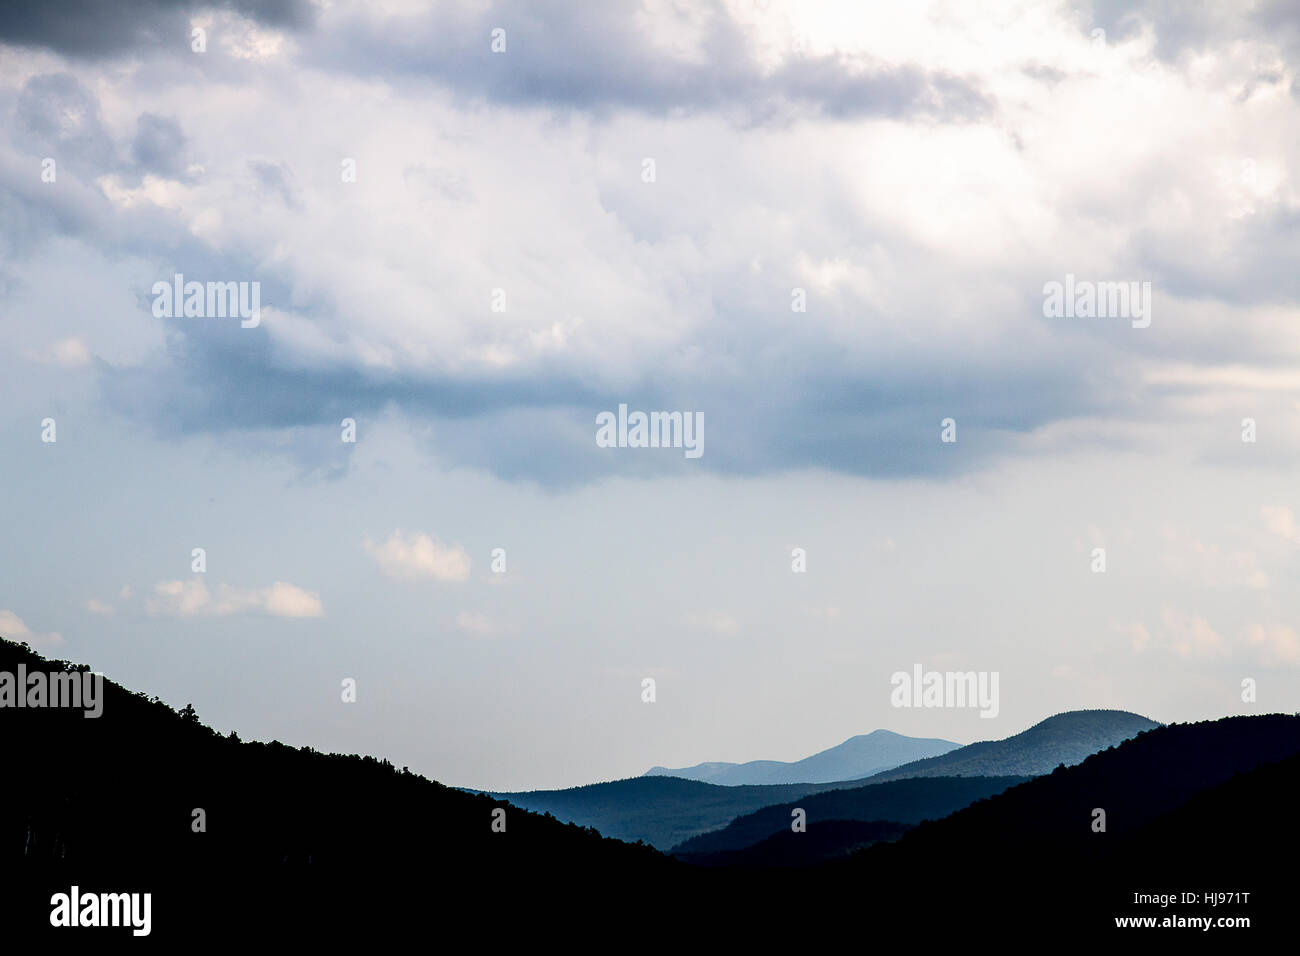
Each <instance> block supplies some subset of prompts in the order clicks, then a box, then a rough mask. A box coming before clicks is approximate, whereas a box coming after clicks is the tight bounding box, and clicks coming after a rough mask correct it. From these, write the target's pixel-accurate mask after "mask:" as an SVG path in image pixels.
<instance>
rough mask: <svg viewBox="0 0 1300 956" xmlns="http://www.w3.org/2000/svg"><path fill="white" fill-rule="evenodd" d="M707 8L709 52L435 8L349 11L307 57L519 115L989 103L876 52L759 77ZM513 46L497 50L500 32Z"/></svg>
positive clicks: (536, 8) (550, 14)
mask: <svg viewBox="0 0 1300 956" xmlns="http://www.w3.org/2000/svg"><path fill="white" fill-rule="evenodd" d="M700 9H702V10H704V11H707V23H706V25H705V26H704V27H703V31H704V32H703V39H702V41H701V51H702V52H701V55H699V56H694V55H693V56H689V57H686V56H681V55H677V54H675V53H674V52H673V51H671V50H666V49H663V48H660V47H657V46H655V45H654V44H653V43H652V42H651V40H650V38H649V35H648V31H646V30H644V29H642V28H640V27H639V26H638V24H637V22H636V18H635V17H632V16H629V15H628V11H629V8H628V7H627V6H626V5H624V4H616V3H613V4H593V3H583V2H568V0H565V2H549V3H539V4H532V5H529V6H527V7H524V6H521V5H518V4H509V3H496V4H489V5H486V6H475V7H472V8H471V7H469V6H467V5H459V4H447V5H440V6H439V7H438V8H437V9H436V10H430V11H426V12H423V13H421V14H419V15H417V16H407V17H393V18H389V19H378V18H376V17H374V16H373V15H372V14H371V12H370V11H365V12H361V13H357V14H355V15H349V18H348V19H347V20H346V21H344V22H341V23H336V24H333V25H332V28H331V29H330V30H329V32H328V33H327V34H325V35H321V36H318V37H316V38H315V42H314V43H313V44H312V46H311V48H310V50H309V51H308V53H307V54H306V55H307V56H308V58H309V59H312V60H314V61H315V62H317V63H320V64H322V65H328V66H330V67H332V68H335V69H342V70H348V71H352V72H356V73H358V74H362V75H397V74H413V75H421V76H426V77H428V78H430V79H432V80H434V81H436V82H438V83H439V84H441V85H444V86H446V87H448V88H450V89H452V90H455V91H456V92H458V93H460V94H462V95H465V96H469V97H474V98H483V99H487V100H489V101H492V102H495V103H502V104H507V105H512V106H533V105H542V106H548V107H552V108H556V109H576V110H585V111H592V112H603V111H609V110H617V109H630V110H637V111H641V112H647V113H652V114H670V113H677V112H696V111H705V110H718V111H725V112H729V113H733V114H735V115H736V117H737V118H739V119H743V120H758V121H763V120H769V119H789V118H794V117H795V116H798V117H799V118H807V117H809V116H817V115H824V116H832V117H838V118H853V117H863V116H885V117H900V116H917V117H925V118H935V119H942V120H960V119H971V118H976V117H979V116H983V115H985V114H987V113H988V112H990V111H991V109H992V107H993V103H992V101H991V99H990V98H989V97H988V96H987V95H986V94H985V93H983V92H982V91H981V90H980V89H978V88H977V87H976V86H975V85H974V84H973V83H972V82H971V81H969V80H966V79H964V78H962V77H958V76H956V75H953V74H950V73H946V72H943V71H927V70H923V69H920V68H918V67H915V66H894V65H890V64H884V63H881V62H879V61H876V60H874V59H872V58H871V57H868V56H847V55H816V56H815V55H810V54H805V53H798V52H794V53H792V54H791V55H790V56H789V57H788V58H787V59H786V60H785V62H784V64H783V65H782V66H780V67H779V68H777V69H775V70H774V71H769V70H765V69H764V68H763V67H762V66H761V65H760V64H759V63H758V61H757V60H756V59H755V56H754V51H753V47H752V44H751V41H750V39H749V37H748V36H747V35H746V33H745V31H744V30H743V28H742V27H741V25H740V24H738V23H737V22H735V21H734V20H733V19H731V17H730V15H729V14H728V12H727V11H726V9H725V8H724V7H723V6H722V5H721V4H719V3H716V2H714V3H708V4H702V5H701V7H700ZM497 28H501V29H503V30H504V31H505V43H506V50H505V52H504V53H493V52H492V50H491V38H492V31H493V30H495V29H497Z"/></svg>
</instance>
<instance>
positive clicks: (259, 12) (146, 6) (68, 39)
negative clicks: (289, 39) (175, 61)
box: [0, 0, 316, 57]
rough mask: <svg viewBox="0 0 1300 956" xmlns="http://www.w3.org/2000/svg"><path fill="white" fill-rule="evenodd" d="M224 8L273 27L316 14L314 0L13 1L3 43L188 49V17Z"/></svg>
mask: <svg viewBox="0 0 1300 956" xmlns="http://www.w3.org/2000/svg"><path fill="white" fill-rule="evenodd" d="M214 7H215V8H221V9H225V10H230V11H233V12H236V13H238V14H241V15H243V16H245V17H248V18H250V19H254V20H257V21H259V22H262V23H265V24H267V25H269V26H276V27H283V28H293V29H302V28H305V27H307V26H309V25H310V24H311V23H312V21H313V20H314V18H315V10H316V8H315V5H314V4H313V3H311V2H310V0H132V2H131V3H124V4H106V3H101V2H99V0H66V2H63V3H60V4H58V6H57V7H55V6H53V5H51V4H45V3H19V4H9V5H7V6H6V7H5V11H4V15H3V16H0V43H11V44H14V45H17V46H38V47H46V48H48V49H51V50H57V51H59V52H60V53H65V54H68V55H70V56H78V57H100V56H107V55H112V54H118V53H126V52H129V51H132V50H140V51H144V50H146V49H157V48H159V47H162V48H164V49H165V48H166V47H167V45H168V44H172V45H174V46H175V47H176V48H177V49H179V50H183V51H185V52H187V53H188V52H189V51H190V18H191V17H192V16H193V15H194V14H196V13H198V12H199V11H201V10H204V9H210V8H214Z"/></svg>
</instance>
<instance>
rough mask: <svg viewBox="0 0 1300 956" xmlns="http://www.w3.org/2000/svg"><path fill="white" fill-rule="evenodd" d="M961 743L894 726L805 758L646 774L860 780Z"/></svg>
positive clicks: (728, 782) (726, 779) (727, 779)
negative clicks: (902, 731)
mask: <svg viewBox="0 0 1300 956" xmlns="http://www.w3.org/2000/svg"><path fill="white" fill-rule="evenodd" d="M959 746H960V744H955V743H953V742H952V741H950V740H938V739H936V738H929V737H905V736H903V735H902V734H896V733H894V732H892V731H889V730H875V731H872V732H871V733H869V734H859V735H858V736H856V737H850V738H849V739H848V740H846V741H844V743H842V744H839V745H838V746H835V747H831V748H830V749H828V750H823V751H821V752H819V753H815V754H813V755H812V756H811V757H805V758H803V759H802V760H795V761H792V762H786V761H782V760H750V761H748V762H747V763H725V762H713V763H700V764H696V765H695V766H693V767H681V768H678V769H670V768H668V767H651V768H650V769H649V770H647V771H646V772H645V773H644V774H642V776H645V777H682V778H683V779H686V780H698V781H700V782H702V783H712V784H716V785H718V786H723V787H735V786H743V785H747V784H748V785H756V784H757V785H762V784H776V783H834V782H835V781H837V780H857V779H859V778H862V777H869V776H871V775H872V774H874V773H879V772H881V771H884V770H889V769H890V768H892V767H897V766H899V765H900V764H905V763H911V762H913V761H916V760H922V759H924V758H926V757H937V756H939V755H941V754H945V753H948V752H949V751H951V750H955V749H957V748H958V747H959Z"/></svg>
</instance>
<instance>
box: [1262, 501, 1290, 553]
mask: <svg viewBox="0 0 1300 956" xmlns="http://www.w3.org/2000/svg"><path fill="white" fill-rule="evenodd" d="M1259 516H1260V517H1261V518H1262V519H1263V521H1264V527H1265V528H1266V529H1268V531H1269V533H1271V534H1275V535H1277V536H1278V537H1280V538H1285V539H1286V540H1287V541H1290V542H1291V543H1292V544H1300V526H1297V525H1296V520H1295V514H1294V513H1293V512H1292V511H1291V509H1290V508H1288V507H1287V506H1286V505H1264V506H1263V507H1261V508H1260V509H1259Z"/></svg>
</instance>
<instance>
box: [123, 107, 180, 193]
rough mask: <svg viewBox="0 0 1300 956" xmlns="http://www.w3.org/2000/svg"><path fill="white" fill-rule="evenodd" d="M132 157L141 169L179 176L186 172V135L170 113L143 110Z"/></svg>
mask: <svg viewBox="0 0 1300 956" xmlns="http://www.w3.org/2000/svg"><path fill="white" fill-rule="evenodd" d="M131 158H132V159H133V160H134V161H135V164H136V166H137V167H138V168H139V169H140V171H141V172H151V173H157V174H159V175H162V176H169V177H172V178H177V177H179V176H182V175H184V173H185V166H186V162H185V134H184V133H183V132H182V131H181V124H180V123H178V122H176V120H174V119H172V118H171V117H169V116H158V115H156V114H154V113H143V114H141V116H140V119H139V122H138V124H137V128H136V134H135V142H133V143H132V144H131Z"/></svg>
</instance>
